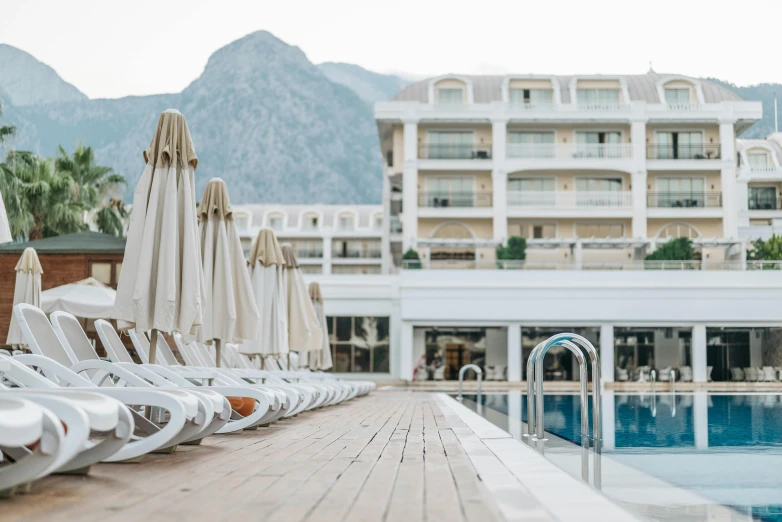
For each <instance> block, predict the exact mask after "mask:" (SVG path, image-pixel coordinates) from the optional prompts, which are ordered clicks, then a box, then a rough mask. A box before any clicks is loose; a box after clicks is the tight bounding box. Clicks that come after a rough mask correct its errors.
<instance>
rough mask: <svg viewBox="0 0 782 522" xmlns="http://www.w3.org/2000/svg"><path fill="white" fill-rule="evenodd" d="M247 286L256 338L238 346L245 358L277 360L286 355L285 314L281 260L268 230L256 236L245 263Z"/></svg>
mask: <svg viewBox="0 0 782 522" xmlns="http://www.w3.org/2000/svg"><path fill="white" fill-rule="evenodd" d="M247 264H248V266H249V270H250V285H251V287H252V292H253V296H254V300H255V306H256V308H257V310H258V314H259V318H260V319H259V321H258V329H259V335H258V336H257V339H251V340H248V341H245V342H243V343H242V344H240V345H239V351H241V352H242V353H245V354H247V355H260V356H269V355H271V356H278V355H284V354H286V353H288V327H287V323H288V314H287V305H286V304H285V287H284V285H283V268H284V265H285V259H284V257H283V254H282V249H281V248H280V244H279V243H278V242H277V238H276V237H275V235H274V232H273V231H272V230H271V229H268V228H264V229H261V230H260V231H259V232H258V236H257V237H256V238H255V241H253V244H252V247H251V248H250V257H249V259H248V260H247Z"/></svg>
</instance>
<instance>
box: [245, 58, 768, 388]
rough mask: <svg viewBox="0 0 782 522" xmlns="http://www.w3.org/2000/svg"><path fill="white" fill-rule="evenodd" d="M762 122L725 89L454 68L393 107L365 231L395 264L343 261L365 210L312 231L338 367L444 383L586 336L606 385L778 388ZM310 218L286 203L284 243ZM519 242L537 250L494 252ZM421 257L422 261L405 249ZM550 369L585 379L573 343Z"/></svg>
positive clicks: (668, 79)
mask: <svg viewBox="0 0 782 522" xmlns="http://www.w3.org/2000/svg"><path fill="white" fill-rule="evenodd" d="M761 116H762V108H761V104H760V103H759V102H747V101H742V100H741V99H739V98H738V97H737V96H736V95H734V94H732V93H730V92H729V91H727V90H725V89H723V88H722V87H720V86H718V85H716V84H714V83H711V82H707V81H704V80H699V79H694V78H689V77H685V76H678V75H661V74H657V73H654V72H652V71H650V72H649V73H648V74H645V75H637V76H610V75H599V76H538V75H509V76H460V75H448V76H443V77H438V78H432V79H428V80H424V81H421V82H418V83H415V84H412V85H410V86H408V87H407V88H405V89H404V90H402V91H401V92H400V93H399V94H398V95H397V96H396V97H395V98H394V99H393V100H391V101H388V102H380V103H378V104H376V106H375V117H376V120H377V125H378V130H379V138H380V149H381V152H382V158H383V163H384V171H383V174H384V175H383V184H384V185H383V188H384V190H383V193H384V197H383V202H382V207H380V208H377V209H376V210H374V211H373V212H376V214H373V215H375V216H383V217H386V219H385V225H383V226H382V227H380V228H379V229H375V227H374V226H371V223H374V222H372V221H366V222H365V224H364V225H358V227H359V228H360V227H361V226H364V227H368V228H369V229H371V231H372V232H375V233H376V235H373V236H367V237H366V238H364V237H362V239H370V238H372V239H373V240H375V241H379V242H380V244H381V246H382V248H381V251H382V254H381V257H380V260H379V261H377V266H379V271H380V272H381V273H380V274H379V275H366V276H362V277H352V276H346V275H339V274H338V273H337V272H336V271H335V270H334V269H335V267H336V266H338V265H337V264H335V261H334V260H335V257H334V255H333V252H334V250H335V247H334V235H335V234H338V233H339V232H340V230H339V228H340V227H339V223H340V221H339V219H340V218H339V217H340V216H341V215H343V214H344V213H347V212H348V211H349V210H350V208H349V207H346V208H344V209H338V208H333V209H329V210H323V218H321V221H319V223H323V224H324V227H323V228H322V229H320V230H322V232H323V237H322V238H316V237H312V236H307V239H316V240H319V241H321V243H322V245H323V250H324V255H323V261H322V262H320V263H318V262H314V263H313V266H314V265H319V266H321V267H322V269H321V274H322V275H321V276H311V277H312V278H313V279H317V280H319V281H320V283H321V286H322V288H323V291H324V296H325V299H326V311H327V315H328V316H329V322H330V324H329V330H330V336H331V340H332V346H333V349H334V360H335V365H336V368H335V370H336V371H338V372H340V373H343V372H353V373H361V374H365V376H366V377H369V378H375V379H383V378H388V379H404V380H411V379H418V380H421V379H436V380H439V379H452V378H454V377H455V376H456V373H457V372H458V369H459V368H460V367H461V366H462V365H463V364H466V363H469V362H474V363H477V364H479V365H481V366H483V367H484V368H485V369H486V370H487V374H488V376H489V378H491V379H497V380H506V379H507V380H508V381H520V380H523V379H524V378H525V361H526V358H527V356H528V354H529V352H530V351H531V350H532V348H533V347H534V346H535V345H536V344H537V343H538V342H539V341H540V340H543V339H545V338H546V337H548V336H549V335H551V334H553V333H559V332H562V331H573V332H576V333H580V334H582V335H584V336H586V337H587V338H589V339H591V340H592V341H593V343H594V344H595V346H596V347H597V348H598V349H599V351H600V356H601V364H602V367H603V368H602V369H603V372H602V373H603V375H602V377H603V380H604V381H605V382H606V383H611V382H612V381H628V382H632V381H637V380H639V379H641V380H644V379H648V378H649V373H650V371H651V369H655V370H656V373H657V375H658V376H659V377H658V378H659V379H660V380H667V379H670V372H671V370H673V371H674V378H675V379H676V380H684V381H690V380H691V381H694V382H696V383H706V382H709V381H715V382H717V381H736V380H740V381H745V380H768V379H769V378H770V377H769V371H770V372H774V373H775V375H776V376H777V377H776V379H778V380H779V379H780V378H781V377H782V375H781V372H782V330H780V328H782V272H780V271H778V270H766V269H768V268H779V267H778V266H777V265H776V264H773V263H765V264H763V263H757V262H748V261H747V260H746V258H747V256H746V251H747V245H748V241H749V240H750V239H754V238H756V237H768V236H770V235H771V233H773V232H774V231H778V229H782V221H780V220H782V205H780V204H779V197H780V183H782V168H780V167H779V161H780V159H782V157H781V156H779V154H778V153H779V152H782V145H781V143H782V141H781V140H780V137H779V136H776V135H774V136H770V137H769V138H768V139H767V140H737V139H736V136H737V135H738V134H739V133H741V132H742V131H743V130H745V129H747V128H748V127H749V126H750V125H752V124H753V123H754V122H755V121H757V120H758V119H760V118H761ZM271 211H272V209H271V208H270V209H268V210H265V211H264V212H263V215H264V216H267V215H269V214H268V212H271ZM306 212H309V210H307V209H305V208H303V207H302V208H299V209H296V210H295V211H289V212H287V214H286V212H283V211H282V209H281V210H280V214H281V215H288V216H289V217H288V219H289V221H288V223H289V225H287V226H286V225H283V228H281V229H279V230H280V232H279V235H280V236H281V238H282V239H283V240H290V241H293V240H295V239H298V238H302V239H303V238H304V236H303V235H302V234H308V233H309V234H311V233H312V231H304V230H302V225H301V223H304V222H303V221H302V216H303V215H304V214H303V213H306ZM365 213H367V212H366V211H365ZM358 214H359V215H361V211H359V212H358ZM259 216H260V213H254V217H253V219H252V222H253V224H257V225H262V224H264V223H268V221H267V219H268V218H267V217H263V218H260V217H259ZM294 216H295V217H294ZM382 219H383V218H378V220H379V221H381V220H382ZM358 222H359V223H360V222H361V219H359V220H358ZM326 226H331V231H327V229H326ZM351 233H353V232H351ZM356 233H358V232H357V231H356ZM251 235H252V234H250V235H248V237H250V236H251ZM513 236H519V237H523V238H525V239H526V243H527V249H526V260H524V261H504V260H498V259H496V255H495V252H496V248H497V247H498V246H500V245H504V244H506V243H507V241H508V238H510V237H513ZM351 237H353V236H351ZM677 237H688V238H690V239H692V242H693V245H694V247H695V256H694V260H692V261H687V262H664V261H647V260H646V259H645V258H646V256H647V255H648V254H650V253H651V252H654V251H655V250H656V249H657V248H658V247H659V246H660V245H661V244H662V243H664V242H666V241H668V240H670V239H672V238H677ZM329 244H330V245H331V255H330V256H329V259H330V262H327V260H326V259H327V258H326V254H325V250H327V249H328V246H327V245H329ZM410 249H412V250H414V251H416V252H417V254H418V257H419V260H407V261H404V260H403V259H402V256H403V254H404V253H405V252H406V251H408V250H410ZM300 258H301V256H300ZM356 263H358V261H357V262H356ZM361 263H362V264H363V260H362V261H361ZM329 265H330V268H329ZM761 269H762V270H761ZM328 274H332V275H328ZM545 366H546V378H547V379H558V380H575V379H577V378H578V375H577V366H576V365H575V363H574V361H573V359H572V356H571V355H569V354H551V355H549V356H547V360H546V363H545ZM764 369H770V370H767V371H766V374H765V377H764ZM767 377H768V378H767ZM610 385H611V384H609V386H610Z"/></svg>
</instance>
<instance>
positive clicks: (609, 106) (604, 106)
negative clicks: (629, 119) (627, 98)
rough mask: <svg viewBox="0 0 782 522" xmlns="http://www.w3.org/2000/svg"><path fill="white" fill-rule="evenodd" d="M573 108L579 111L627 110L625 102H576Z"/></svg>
mask: <svg viewBox="0 0 782 522" xmlns="http://www.w3.org/2000/svg"><path fill="white" fill-rule="evenodd" d="M575 108H576V109H578V110H580V111H599V112H619V111H629V110H630V105H629V104H627V103H577V104H576V105H575Z"/></svg>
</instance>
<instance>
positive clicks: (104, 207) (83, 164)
mask: <svg viewBox="0 0 782 522" xmlns="http://www.w3.org/2000/svg"><path fill="white" fill-rule="evenodd" d="M54 164H55V167H56V168H57V170H58V171H60V172H62V173H65V174H67V175H68V176H70V177H71V179H72V180H73V183H74V187H75V192H74V198H73V199H74V201H75V202H76V203H78V204H80V205H82V206H83V207H84V209H85V210H86V211H88V212H91V213H93V218H94V220H95V224H96V225H97V227H98V230H100V231H101V232H103V233H104V234H112V235H115V236H122V235H123V232H124V225H123V220H124V219H125V218H126V217H127V215H128V213H127V211H126V210H125V205H124V203H123V202H122V198H121V194H122V189H123V188H124V187H125V185H126V183H127V182H126V180H125V178H124V177H123V176H121V175H119V174H116V173H115V172H114V171H113V170H112V168H111V167H104V166H102V165H98V164H97V163H96V162H95V152H94V151H93V150H92V147H85V146H84V145H82V144H81V143H79V144H78V145H76V150H74V151H73V154H72V155H69V154H68V153H67V152H66V151H65V149H63V148H62V146H60V147H59V151H58V152H57V159H56V160H55V163H54Z"/></svg>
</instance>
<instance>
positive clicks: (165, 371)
mask: <svg viewBox="0 0 782 522" xmlns="http://www.w3.org/2000/svg"><path fill="white" fill-rule="evenodd" d="M125 364H128V365H133V366H136V368H138V369H139V371H142V370H143V371H145V372H148V373H151V374H153V375H154V376H155V377H156V379H157V380H156V381H152V382H154V383H155V384H157V385H158V386H171V385H172V384H175V385H176V386H184V387H191V386H193V383H192V382H190V381H188V380H187V379H186V378H185V377H184V376H182V375H181V374H180V373H178V372H175V371H173V370H171V369H170V368H167V367H165V366H160V365H159V364H140V365H137V364H133V363H125ZM150 380H151V379H150ZM158 381H163V382H158Z"/></svg>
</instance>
